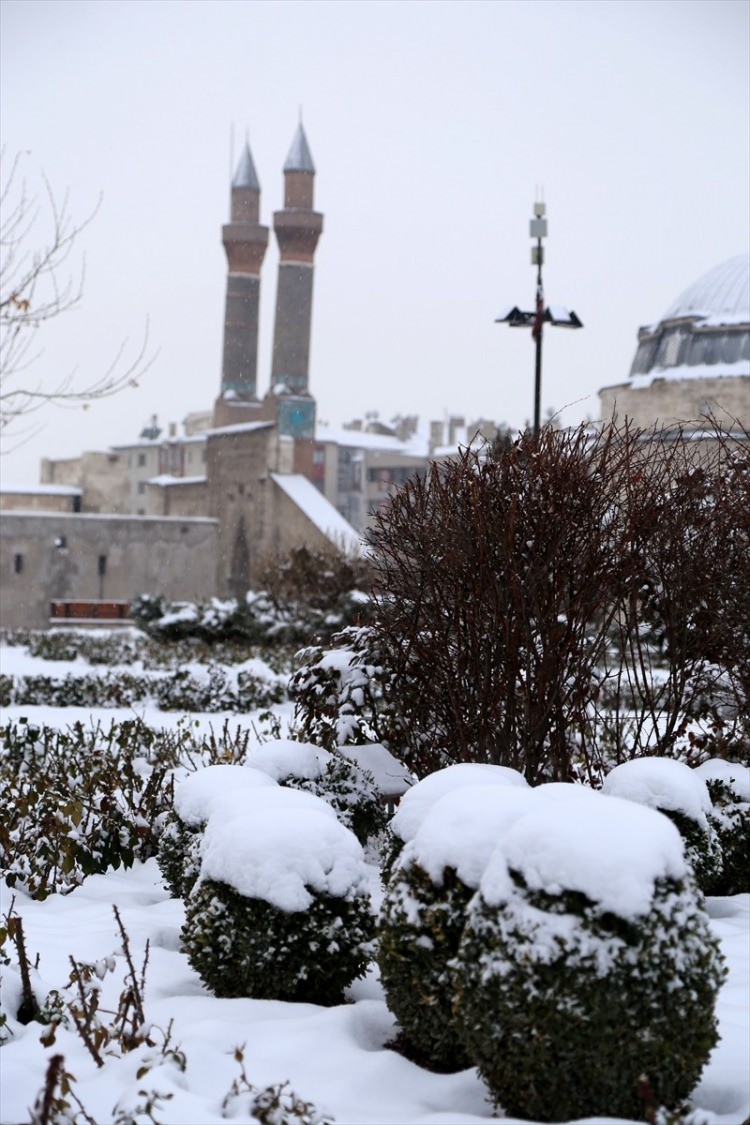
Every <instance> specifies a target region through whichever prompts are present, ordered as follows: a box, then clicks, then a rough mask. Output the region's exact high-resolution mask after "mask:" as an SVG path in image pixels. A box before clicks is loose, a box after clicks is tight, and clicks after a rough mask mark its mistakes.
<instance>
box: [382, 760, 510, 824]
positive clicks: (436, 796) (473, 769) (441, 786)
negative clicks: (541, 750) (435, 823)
mask: <svg viewBox="0 0 750 1125" xmlns="http://www.w3.org/2000/svg"><path fill="white" fill-rule="evenodd" d="M489 785H504V786H509V785H514V786H519V787H520V788H523V789H528V788H529V785H528V782H527V781H526V778H525V777H523V776H522V775H521V774H520V773H519V772H518V770H513V769H510V768H509V767H508V766H492V765H489V764H488V763H484V762H459V763H457V764H456V765H455V766H446V767H445V769H442V770H436V771H435V773H431V774H428V776H427V777H425V778H423V779H422V780H421V781H418V782H417V784H416V785H414V786H412V788H411V789H410V790H409V791H408V792H407V793H404V795H403V797H402V798H401V803H400V804H399V806H398V809H397V810H396V813H395V815H394V817H393V819H392V820H391V830H392V831H393V832H394V833H395V835H396V836H398V838H399V839H400V840H403V841H404V843H407V842H408V841H409V840H413V839H414V837H415V835H416V834H417V831H418V829H419V826H420V824H421V823H422V821H423V820H424V818H425V817H426V815H427V813H428V812H429V811H430V809H431V808H432V806H433V805H434V804H435V803H436V802H437V801H439V800H440V798H441V797H444V796H445V795H446V793H451V792H453V790H455V789H465V788H467V787H469V786H471V787H472V788H476V787H477V786H482V787H485V786H489Z"/></svg>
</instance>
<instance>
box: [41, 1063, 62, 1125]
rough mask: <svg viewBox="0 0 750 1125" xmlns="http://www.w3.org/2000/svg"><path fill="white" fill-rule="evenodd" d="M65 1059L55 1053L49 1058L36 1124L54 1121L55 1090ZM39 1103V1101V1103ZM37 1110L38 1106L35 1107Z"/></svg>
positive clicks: (47, 1124)
mask: <svg viewBox="0 0 750 1125" xmlns="http://www.w3.org/2000/svg"><path fill="white" fill-rule="evenodd" d="M64 1062H65V1059H64V1058H63V1056H62V1055H53V1056H52V1058H51V1059H50V1060H49V1065H48V1066H47V1073H46V1075H45V1078H44V1091H43V1094H42V1104H41V1106H40V1107H39V1113H38V1115H37V1116H36V1117H35V1120H34V1125H50V1123H51V1121H52V1110H53V1108H54V1100H55V1090H56V1089H57V1085H58V1083H59V1081H60V1075H61V1072H62V1069H63V1064H64ZM37 1104H38V1103H37ZM34 1108H35V1110H36V1107H34Z"/></svg>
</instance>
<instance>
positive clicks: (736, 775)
mask: <svg viewBox="0 0 750 1125" xmlns="http://www.w3.org/2000/svg"><path fill="white" fill-rule="evenodd" d="M693 772H694V773H697V774H698V776H699V777H700V778H702V779H703V781H723V782H724V784H725V785H727V786H728V787H729V789H731V791H732V794H733V795H734V797H735V798H736V799H737V800H738V801H746V802H747V803H748V804H750V766H743V765H742V764H741V763H740V762H727V761H726V760H725V759H724V758H711V759H710V760H709V761H708V762H703V763H702V764H701V765H700V766H696V768H695V770H694V771H693Z"/></svg>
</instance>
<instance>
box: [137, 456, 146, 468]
mask: <svg viewBox="0 0 750 1125" xmlns="http://www.w3.org/2000/svg"><path fill="white" fill-rule="evenodd" d="M145 464H146V454H145V453H139V454H138V467H139V469H142V468H143V466H144V465H145Z"/></svg>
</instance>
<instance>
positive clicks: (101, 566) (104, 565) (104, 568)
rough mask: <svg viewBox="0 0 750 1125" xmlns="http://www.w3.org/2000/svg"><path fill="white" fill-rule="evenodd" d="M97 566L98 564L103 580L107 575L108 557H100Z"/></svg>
mask: <svg viewBox="0 0 750 1125" xmlns="http://www.w3.org/2000/svg"><path fill="white" fill-rule="evenodd" d="M97 564H98V574H99V577H100V578H103V577H104V575H105V574H106V573H107V556H106V555H99V558H98V560H97Z"/></svg>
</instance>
